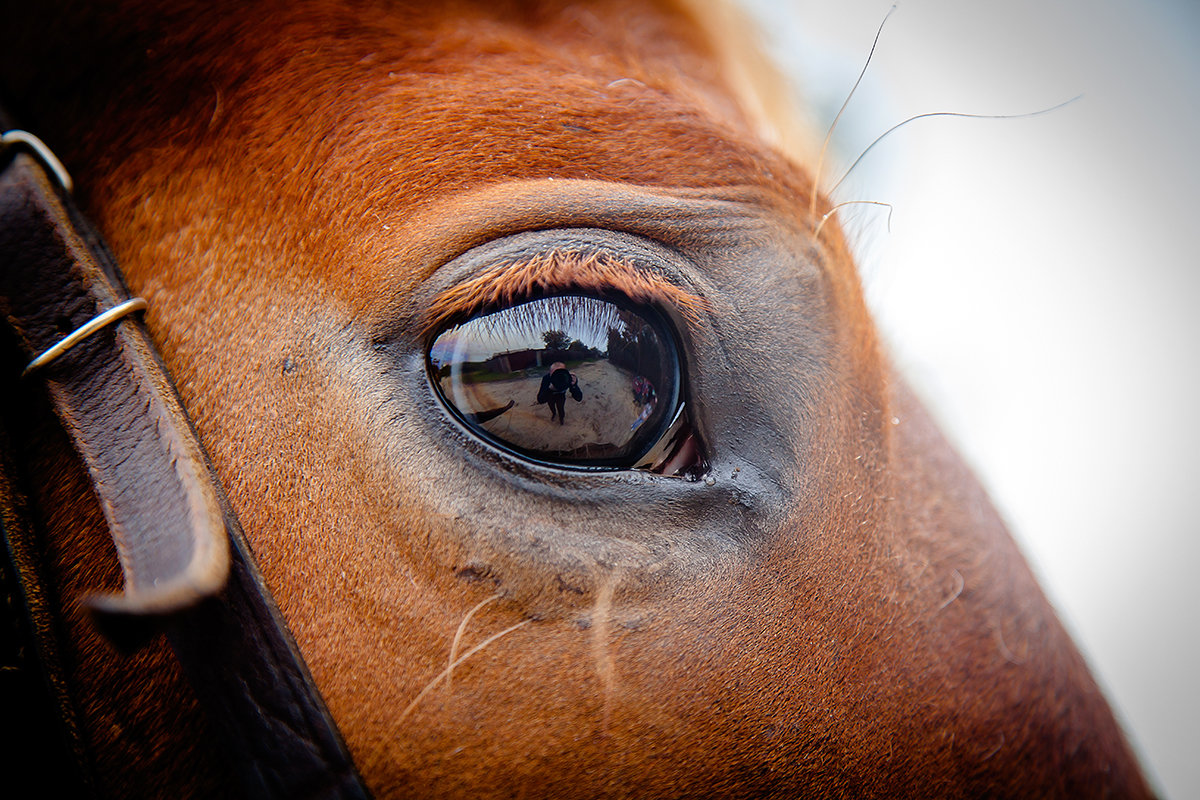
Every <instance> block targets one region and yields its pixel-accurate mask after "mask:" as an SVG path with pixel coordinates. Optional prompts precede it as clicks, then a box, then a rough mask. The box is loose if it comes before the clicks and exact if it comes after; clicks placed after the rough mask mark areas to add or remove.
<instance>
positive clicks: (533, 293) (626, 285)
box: [426, 250, 708, 328]
mask: <svg viewBox="0 0 1200 800" xmlns="http://www.w3.org/2000/svg"><path fill="white" fill-rule="evenodd" d="M572 290H574V291H582V292H590V293H595V294H600V295H604V294H609V293H613V292H617V293H620V294H623V295H625V296H626V297H628V298H629V299H630V300H636V301H639V302H644V303H654V304H657V305H659V306H662V307H665V308H667V309H675V310H677V311H678V312H679V314H680V315H681V316H682V317H683V318H684V320H685V321H686V322H687V323H688V325H695V324H696V323H698V322H699V318H700V312H701V311H703V310H704V309H705V308H706V307H707V305H708V304H707V303H706V302H705V300H704V299H703V298H701V297H699V296H697V295H694V294H692V293H691V292H689V291H687V290H686V289H683V288H681V287H679V286H676V285H675V284H673V283H669V282H668V281H666V280H664V279H663V278H662V277H661V276H659V275H656V274H655V273H654V272H652V271H651V270H649V269H646V268H645V267H641V266H639V265H638V264H637V263H635V262H633V261H631V260H629V259H624V258H619V257H617V256H615V255H613V254H611V253H606V252H604V251H587V252H579V251H571V250H567V251H561V250H560V251H553V252H549V253H538V254H537V255H534V256H531V257H529V258H523V259H519V260H515V261H508V262H503V263H500V264H496V265H494V266H491V267H489V268H488V269H485V270H484V271H483V272H481V273H479V274H478V275H476V276H474V277H473V278H471V279H470V280H468V281H465V282H463V283H460V284H458V285H456V286H452V287H450V288H449V289H446V290H445V291H443V292H441V293H440V294H439V295H438V296H437V297H436V298H434V300H433V302H432V303H431V304H430V307H429V311H428V312H427V316H426V322H427V324H428V325H429V327H430V328H437V327H441V326H443V325H445V324H447V323H449V322H451V321H452V320H462V319H465V318H467V317H469V316H472V315H473V314H477V313H479V312H481V311H486V310H489V309H491V310H494V309H499V308H501V307H504V306H508V305H512V304H513V303H521V302H525V301H526V300H533V299H535V298H538V297H543V296H546V295H549V294H555V293H565V292H570V291H572Z"/></svg>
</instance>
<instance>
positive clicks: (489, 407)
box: [429, 295, 694, 468]
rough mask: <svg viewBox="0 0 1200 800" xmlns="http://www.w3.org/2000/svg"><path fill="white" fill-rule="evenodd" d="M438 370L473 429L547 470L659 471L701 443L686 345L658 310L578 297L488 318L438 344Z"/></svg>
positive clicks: (432, 361) (434, 362)
mask: <svg viewBox="0 0 1200 800" xmlns="http://www.w3.org/2000/svg"><path fill="white" fill-rule="evenodd" d="M429 372H430V375H431V377H432V381H433V383H434V385H435V386H436V387H437V389H438V391H439V393H440V394H441V396H442V399H443V400H444V401H445V402H446V404H447V405H448V406H449V407H450V409H451V410H453V411H454V412H455V413H456V414H457V416H458V417H459V418H460V419H461V420H463V422H464V423H465V424H466V425H467V426H468V427H469V428H471V429H472V430H474V431H475V432H476V433H478V434H480V435H481V436H483V437H484V438H485V439H488V440H490V441H492V442H493V443H495V444H497V445H499V446H501V447H504V448H505V449H508V450H512V451H515V452H517V453H519V454H521V455H523V456H526V457H528V458H531V459H534V460H537V461H543V462H551V463H555V464H559V465H566V466H581V467H618V468H619V467H631V466H635V465H636V466H641V467H645V468H650V467H652V466H653V464H654V463H656V461H657V460H658V459H664V460H665V459H666V458H667V456H669V455H671V454H672V453H673V452H677V451H678V449H679V447H680V444H679V443H680V442H682V441H684V440H690V435H689V431H688V429H687V423H686V418H685V415H684V414H683V413H682V409H681V408H680V406H681V403H680V399H681V386H680V364H679V356H678V353H677V349H676V345H675V339H674V337H673V336H672V335H671V333H670V329H669V328H668V327H667V324H666V322H665V321H664V320H663V318H662V317H661V315H660V314H658V313H657V312H656V311H654V310H653V309H650V308H645V307H639V308H637V309H636V310H635V309H633V308H631V307H627V306H625V305H618V304H617V303H614V302H611V301H608V300H601V299H598V298H595V297H583V296H575V295H570V296H559V297H548V298H543V299H540V300H533V301H531V302H528V303H523V304H521V305H518V306H514V307H512V308H507V309H503V310H501V311H496V312H493V313H490V314H482V315H480V316H477V317H473V318H472V319H470V320H467V321H466V322H464V323H462V324H461V325H456V326H454V327H452V328H449V329H448V330H445V331H443V332H442V333H441V334H440V335H438V336H437V338H436V339H434V342H433V345H432V346H431V347H430V349H429ZM692 447H693V449H694V444H693V445H692ZM639 459H640V460H641V462H642V463H639Z"/></svg>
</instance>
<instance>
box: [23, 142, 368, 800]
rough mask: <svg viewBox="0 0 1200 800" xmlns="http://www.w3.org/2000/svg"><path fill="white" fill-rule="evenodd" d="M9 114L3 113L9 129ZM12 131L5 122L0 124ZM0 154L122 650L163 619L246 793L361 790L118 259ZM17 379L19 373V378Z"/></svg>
mask: <svg viewBox="0 0 1200 800" xmlns="http://www.w3.org/2000/svg"><path fill="white" fill-rule="evenodd" d="M2 121H3V120H2V118H0V122H2ZM0 130H3V128H0ZM6 141H7V142H9V143H10V144H11V145H12V146H9V147H6V148H5V149H4V151H3V152H0V313H2V314H3V316H4V318H5V320H6V321H7V322H8V324H9V325H10V326H11V327H12V329H13V330H14V331H15V333H16V335H17V338H18V339H19V340H20V342H21V344H22V346H23V347H24V349H25V350H26V352H27V353H28V356H29V358H30V359H31V360H32V359H34V358H35V357H36V356H38V355H39V354H43V353H45V352H46V351H48V350H50V349H51V348H53V347H54V346H55V345H56V344H58V343H59V342H60V341H62V340H63V339H64V338H65V337H67V336H68V335H69V334H70V333H71V332H73V331H78V330H80V329H82V328H84V326H85V325H87V324H88V323H90V322H93V321H95V320H97V318H99V317H101V315H103V314H104V313H105V312H106V311H110V310H112V309H118V311H117V312H114V314H120V315H121V316H120V317H119V318H117V319H111V320H107V319H101V320H100V321H99V322H93V327H94V328H95V329H94V330H91V331H84V333H85V334H86V335H84V336H83V337H82V338H81V339H80V340H79V341H78V342H76V343H74V344H73V346H72V347H71V348H70V349H68V350H66V352H64V353H62V354H61V355H57V356H56V357H54V358H53V359H52V360H51V361H50V362H49V363H46V364H45V366H41V367H40V368H38V369H37V370H36V371H34V372H33V374H32V375H30V376H29V377H26V378H24V380H39V381H44V382H45V386H46V389H47V392H48V394H49V396H50V398H51V400H52V401H53V404H54V406H55V409H56V411H57V413H58V415H59V418H60V419H61V421H62V423H63V427H64V429H65V430H66V431H67V433H68V435H69V437H70V438H71V440H72V442H73V443H74V446H75V449H76V450H77V452H78V453H79V455H80V457H81V459H82V460H83V462H84V464H85V466H86V468H87V471H88V473H89V474H90V477H91V480H92V484H93V488H94V491H95V493H96V496H97V499H98V500H99V502H100V506H101V508H102V510H103V512H104V515H105V518H106V519H107V521H108V524H109V527H110V529H111V531H112V536H113V541H114V542H115V544H116V548H117V552H118V557H119V560H120V562H121V567H122V570H123V573H124V576H125V591H124V593H123V594H121V595H101V596H94V597H91V598H88V599H87V600H86V602H87V604H88V605H89V606H90V608H91V609H92V610H93V612H94V615H95V618H96V620H97V622H98V623H99V624H100V626H101V628H102V630H104V631H105V632H106V633H108V634H109V635H110V637H111V638H114V639H115V640H116V641H118V643H124V644H126V645H128V644H130V643H134V642H136V641H137V640H138V639H139V638H140V637H145V636H146V635H148V634H149V633H150V632H152V631H153V630H155V629H157V628H160V627H161V628H165V629H166V631H167V635H168V637H169V639H170V642H171V644H172V647H173V648H174V650H175V652H176V655H177V656H178V658H179V660H180V662H181V664H182V665H183V668H184V671H185V672H186V673H187V675H188V677H189V679H190V681H191V682H192V684H193V686H194V688H195V691H196V694H197V697H198V699H199V700H200V702H201V706H202V707H203V708H204V710H205V713H206V714H207V715H208V716H209V718H210V720H211V721H212V723H213V724H214V727H215V728H216V730H217V732H218V734H219V735H220V737H221V739H222V740H223V742H224V744H226V745H227V746H228V755H229V758H230V760H231V762H232V764H233V765H234V772H235V773H236V774H237V775H238V778H239V781H240V784H241V787H240V788H241V791H242V792H243V793H244V794H245V795H246V796H247V797H272V798H276V797H277V798H292V797H366V796H367V792H366V790H365V789H364V788H363V786H362V783H361V779H360V778H359V776H358V774H357V772H356V771H355V768H354V765H353V761H352V760H351V759H350V756H349V754H348V752H347V750H346V748H345V744H344V743H343V742H342V740H341V737H340V735H339V734H338V732H337V729H336V726H335V725H334V723H333V721H332V720H331V718H330V717H329V714H328V712H327V710H326V709H325V706H324V703H323V702H322V700H321V697H320V694H319V693H318V691H317V689H316V687H315V686H314V684H313V682H312V679H311V677H310V676H309V673H308V670H307V668H306V666H305V665H304V662H303V659H302V658H301V656H300V654H299V652H298V650H297V649H296V646H295V643H294V642H293V641H292V639H291V637H290V635H289V634H288V632H287V628H286V626H285V624H284V622H283V620H282V617H281V616H280V614H279V611H278V609H277V608H276V607H275V604H274V602H273V601H272V599H271V597H270V594H269V592H268V591H267V589H266V586H265V585H264V583H263V580H262V577H261V576H260V575H259V573H258V571H257V569H256V567H255V566H254V563H253V560H252V557H251V554H250V550H249V547H248V545H247V543H246V540H245V537H244V536H243V534H242V531H241V528H240V526H239V525H238V524H237V521H236V518H235V517H234V515H233V513H232V511H231V510H230V508H229V504H228V501H227V500H226V499H225V496H224V493H223V492H222V490H221V488H220V485H219V483H218V482H217V480H216V478H215V475H214V474H213V472H212V468H211V465H210V464H209V462H208V460H207V457H206V455H205V453H204V452H203V450H202V448H201V446H200V444H199V441H198V440H197V438H196V435H195V433H194V431H193V430H192V426H191V423H190V420H189V419H188V417H187V415H186V413H185V411H184V410H183V407H182V405H181V403H180V401H179V398H178V396H177V394H176V391H175V389H174V386H173V384H172V383H171V381H170V378H169V376H168V375H167V372H166V369H165V368H164V366H163V365H162V362H161V360H160V359H159V357H158V354H157V352H156V350H155V349H154V345H153V344H152V342H151V340H150V338H149V336H148V334H147V333H146V331H145V329H144V328H143V326H142V324H141V322H140V320H139V319H138V318H137V317H138V315H137V314H130V313H128V312H129V311H132V310H136V309H137V308H138V307H139V306H140V304H138V303H136V302H135V303H133V304H130V305H123V304H127V303H128V301H130V300H131V298H130V297H129V292H128V290H127V289H126V288H125V285H124V282H123V280H122V279H121V276H120V273H119V271H118V269H117V266H116V263H115V261H114V260H113V258H112V256H111V254H110V253H109V252H108V249H107V248H106V247H105V246H104V244H103V243H102V241H101V239H100V237H99V235H98V234H97V233H96V232H95V231H94V229H93V228H92V226H91V225H90V224H89V223H88V222H87V220H86V219H84V217H83V215H82V214H81V213H80V212H79V210H78V209H77V208H76V207H75V205H74V203H73V201H72V199H71V197H70V194H69V192H67V191H66V189H65V188H64V187H63V186H61V185H59V180H58V179H57V178H56V177H54V175H55V172H54V170H53V169H49V168H47V167H46V166H45V164H44V162H45V161H46V160H47V159H46V157H44V156H37V157H35V155H36V154H34V155H31V154H30V152H29V148H28V147H27V146H26V142H25V141H24V140H23V139H22V138H21V137H6ZM12 377H13V379H17V378H16V376H12Z"/></svg>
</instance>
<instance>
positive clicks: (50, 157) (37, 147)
mask: <svg viewBox="0 0 1200 800" xmlns="http://www.w3.org/2000/svg"><path fill="white" fill-rule="evenodd" d="M14 145H25V147H26V149H28V150H29V152H30V154H31V155H33V156H34V157H35V158H37V160H38V161H40V162H42V166H43V167H44V168H45V169H46V171H47V172H49V173H51V174H53V175H54V177H55V178H57V179H58V185H59V186H61V187H62V188H63V189H65V190H66V192H67V194H71V193H72V192H73V191H74V190H75V183H74V181H72V180H71V176H70V174H69V173H68V172H67V168H66V167H64V166H63V163H62V162H61V161H59V160H58V156H56V155H54V151H53V150H51V149H50V148H49V147H47V146H46V143H45V142H43V141H42V140H41V139H39V138H38V137H36V136H34V135H33V134H32V133H30V132H29V131H22V130H16V129H14V130H11V131H5V132H4V133H3V134H0V152H3V151H4V150H7V149H8V148H9V147H12V146H14Z"/></svg>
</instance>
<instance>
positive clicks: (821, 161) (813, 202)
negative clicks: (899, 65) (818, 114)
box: [808, 3, 896, 238]
mask: <svg viewBox="0 0 1200 800" xmlns="http://www.w3.org/2000/svg"><path fill="white" fill-rule="evenodd" d="M895 10H896V4H895V3H892V7H891V8H889V9H888V12H887V14H885V15H884V17H883V21H882V22H880V23H879V30H877V31H875V41H873V42H871V52H869V53H867V60H866V62H865V63H864V64H863V68H862V71H861V72H859V73H858V80H856V81H854V86H852V87H851V88H850V94H848V95H846V99H845V100H844V101H843V102H842V107H841V108H839V109H838V112H837V114H836V115H835V116H834V118H833V122H831V123H830V125H829V130H828V131H826V132H825V141H823V142H821V153H820V155H819V156H817V169H816V171H815V172H813V184H812V196H811V197H810V198H809V203H808V213H809V214H810V215H811V214H816V213H817V190H818V189H819V188H820V186H821V169H822V167H824V165H825V151H826V150H828V149H829V142H830V140H831V139H832V138H833V132H834V130H835V129H836V128H837V125H838V122H839V121H840V120H841V119H842V114H843V113H844V112H845V111H846V107H847V106H848V105H850V101H851V100H853V99H854V93H855V92H857V91H858V85H859V84H860V83H862V79H863V76H864V75H866V74H867V67H869V66H871V59H872V58H873V57H874V56H875V48H876V47H878V46H879V37H880V36H882V35H883V26H884V25H886V24H887V21H888V18H889V17H891V16H892V12H894V11H895ZM821 221H822V222H824V221H825V220H824V219H822V220H821ZM814 238H816V237H815V236H814Z"/></svg>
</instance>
